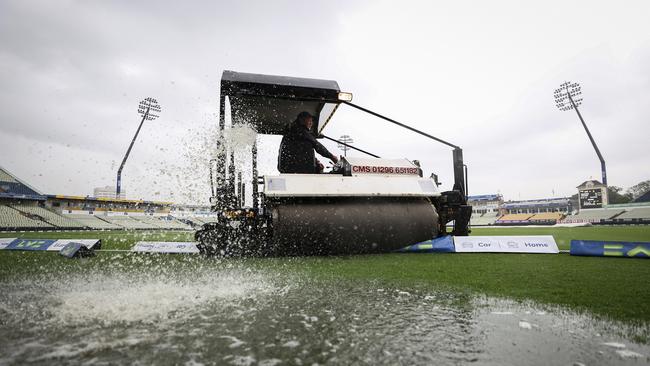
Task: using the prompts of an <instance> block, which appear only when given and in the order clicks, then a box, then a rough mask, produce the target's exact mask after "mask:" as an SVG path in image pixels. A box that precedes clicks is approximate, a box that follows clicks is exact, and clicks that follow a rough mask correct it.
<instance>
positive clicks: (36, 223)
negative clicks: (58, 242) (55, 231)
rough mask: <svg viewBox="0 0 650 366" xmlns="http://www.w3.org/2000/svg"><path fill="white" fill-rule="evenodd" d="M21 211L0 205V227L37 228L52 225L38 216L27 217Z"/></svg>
mask: <svg viewBox="0 0 650 366" xmlns="http://www.w3.org/2000/svg"><path fill="white" fill-rule="evenodd" d="M27 215H29V214H25V213H23V212H20V211H18V210H16V209H15V208H12V207H9V206H0V228H3V229H37V228H51V227H52V225H50V224H48V223H47V222H45V221H42V220H40V219H39V218H38V217H35V216H32V217H28V216H27Z"/></svg>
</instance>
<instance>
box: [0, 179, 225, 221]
mask: <svg viewBox="0 0 650 366" xmlns="http://www.w3.org/2000/svg"><path fill="white" fill-rule="evenodd" d="M180 208H181V206H179V207H175V209H174V211H175V213H176V212H181V211H182V212H183V213H184V214H183V215H180V216H181V217H175V216H174V215H173V214H172V203H171V202H155V201H144V200H127V199H113V198H107V197H82V196H63V195H45V194H42V193H41V192H39V191H38V190H36V189H35V188H33V187H31V186H30V185H28V184H27V183H25V182H24V181H21V180H20V179H18V178H17V177H16V176H14V175H13V174H11V173H10V172H9V171H7V170H6V169H4V168H2V167H0V231H17V230H20V231H26V230H192V229H194V228H195V227H197V226H201V225H203V224H204V223H206V222H210V221H216V217H215V216H214V214H213V213H211V212H210V211H209V207H207V206H194V207H193V208H192V209H183V210H181V209H180Z"/></svg>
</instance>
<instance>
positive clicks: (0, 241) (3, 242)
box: [0, 238, 16, 250]
mask: <svg viewBox="0 0 650 366" xmlns="http://www.w3.org/2000/svg"><path fill="white" fill-rule="evenodd" d="M14 240H16V238H0V250H2V249H4V248H6V247H7V245H9V243H11V242H12V241H14Z"/></svg>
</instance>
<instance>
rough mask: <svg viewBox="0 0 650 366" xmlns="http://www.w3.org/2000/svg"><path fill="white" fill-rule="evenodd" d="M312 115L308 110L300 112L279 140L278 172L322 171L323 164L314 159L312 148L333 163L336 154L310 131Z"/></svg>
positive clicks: (306, 172)
mask: <svg viewBox="0 0 650 366" xmlns="http://www.w3.org/2000/svg"><path fill="white" fill-rule="evenodd" d="M313 124H314V117H313V116H312V115H311V114H310V113H309V112H300V113H299V114H298V117H297V118H296V120H295V121H293V123H292V124H291V126H290V127H289V129H288V130H287V131H286V132H285V134H284V136H283V137H282V142H280V151H279V153H278V170H279V171H280V173H303V174H310V173H322V172H323V164H322V163H321V162H320V161H318V160H317V159H316V156H315V154H314V150H316V152H317V153H318V154H320V155H322V156H323V157H325V158H328V159H330V160H331V161H333V162H334V163H335V164H336V163H337V162H338V160H339V159H338V158H337V157H336V155H334V154H332V153H331V152H329V151H328V150H327V149H326V148H325V146H323V144H321V143H320V142H318V141H317V140H316V138H315V137H314V135H313V133H312V127H313Z"/></svg>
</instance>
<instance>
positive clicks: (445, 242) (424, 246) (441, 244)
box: [397, 235, 455, 253]
mask: <svg viewBox="0 0 650 366" xmlns="http://www.w3.org/2000/svg"><path fill="white" fill-rule="evenodd" d="M454 251H455V250H454V241H453V240H452V237H451V235H447V236H442V237H440V238H436V239H431V240H427V241H423V242H421V243H417V244H413V245H409V246H408V247H405V248H402V249H398V250H397V252H402V253H405V252H417V253H453V252H454Z"/></svg>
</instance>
